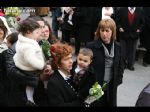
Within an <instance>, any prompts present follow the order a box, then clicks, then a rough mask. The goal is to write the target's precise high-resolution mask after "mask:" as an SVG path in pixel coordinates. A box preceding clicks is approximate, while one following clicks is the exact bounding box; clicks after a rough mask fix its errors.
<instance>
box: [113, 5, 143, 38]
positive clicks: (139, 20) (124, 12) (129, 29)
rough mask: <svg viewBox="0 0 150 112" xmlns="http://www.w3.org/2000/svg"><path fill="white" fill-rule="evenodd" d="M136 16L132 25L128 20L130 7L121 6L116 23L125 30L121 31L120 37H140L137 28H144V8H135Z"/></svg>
mask: <svg viewBox="0 0 150 112" xmlns="http://www.w3.org/2000/svg"><path fill="white" fill-rule="evenodd" d="M134 13H135V17H134V20H133V23H132V24H131V25H130V24H129V21H128V7H125V8H120V9H119V11H118V14H117V17H116V23H117V27H118V29H119V28H123V29H124V32H120V34H119V35H120V39H129V38H131V39H134V40H136V39H138V38H139V33H138V32H136V31H137V29H139V30H140V32H141V31H142V29H143V26H144V15H143V10H142V9H141V8H139V7H136V9H135V12H134Z"/></svg>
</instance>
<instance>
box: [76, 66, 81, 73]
mask: <svg viewBox="0 0 150 112" xmlns="http://www.w3.org/2000/svg"><path fill="white" fill-rule="evenodd" d="M80 70H82V68H80V67H79V65H77V67H76V69H75V72H76V73H78V72H79V71H80Z"/></svg>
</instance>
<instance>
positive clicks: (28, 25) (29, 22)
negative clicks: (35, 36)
mask: <svg viewBox="0 0 150 112" xmlns="http://www.w3.org/2000/svg"><path fill="white" fill-rule="evenodd" d="M38 28H40V25H39V24H38V23H37V22H36V21H35V20H34V19H32V18H27V19H25V20H23V21H22V22H21V23H19V27H18V31H19V32H21V33H22V34H23V35H24V34H26V33H27V32H28V31H29V32H33V31H34V30H35V29H38Z"/></svg>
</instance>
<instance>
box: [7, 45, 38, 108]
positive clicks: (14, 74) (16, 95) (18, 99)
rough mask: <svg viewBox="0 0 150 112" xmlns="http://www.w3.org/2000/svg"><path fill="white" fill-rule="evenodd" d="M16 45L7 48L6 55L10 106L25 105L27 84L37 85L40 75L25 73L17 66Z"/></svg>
mask: <svg viewBox="0 0 150 112" xmlns="http://www.w3.org/2000/svg"><path fill="white" fill-rule="evenodd" d="M15 45H16V44H13V46H12V48H10V49H8V50H7V54H6V55H5V59H6V70H7V76H8V78H9V79H10V93H9V97H8V98H9V106H25V105H26V102H27V98H26V91H25V90H26V86H27V85H29V86H33V87H35V86H36V85H37V83H38V82H37V80H38V77H35V75H34V76H33V75H32V74H25V73H24V72H23V71H21V70H19V69H18V68H16V66H15V63H14V61H13V56H14V54H15V53H16V50H15Z"/></svg>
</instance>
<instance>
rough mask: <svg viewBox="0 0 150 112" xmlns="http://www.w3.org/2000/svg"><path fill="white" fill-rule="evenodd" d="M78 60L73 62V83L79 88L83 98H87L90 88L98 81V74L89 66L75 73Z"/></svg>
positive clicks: (80, 95)
mask: <svg viewBox="0 0 150 112" xmlns="http://www.w3.org/2000/svg"><path fill="white" fill-rule="evenodd" d="M76 67H77V62H74V63H73V67H72V70H71V73H72V80H73V85H74V87H75V88H76V89H77V91H78V94H79V97H80V99H81V100H85V98H87V96H88V95H89V89H90V88H91V87H92V85H94V83H95V82H96V76H95V74H94V73H93V68H92V67H91V66H89V67H88V68H87V69H86V70H81V71H80V72H79V73H77V74H76V73H75V69H76Z"/></svg>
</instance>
